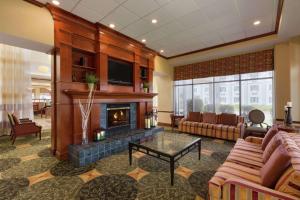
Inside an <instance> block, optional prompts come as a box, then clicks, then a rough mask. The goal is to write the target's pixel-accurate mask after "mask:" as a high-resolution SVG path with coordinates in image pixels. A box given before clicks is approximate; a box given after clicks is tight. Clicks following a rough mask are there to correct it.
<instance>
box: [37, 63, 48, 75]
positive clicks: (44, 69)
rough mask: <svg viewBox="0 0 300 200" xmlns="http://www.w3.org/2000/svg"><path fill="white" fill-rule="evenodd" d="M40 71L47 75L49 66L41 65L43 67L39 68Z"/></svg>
mask: <svg viewBox="0 0 300 200" xmlns="http://www.w3.org/2000/svg"><path fill="white" fill-rule="evenodd" d="M38 71H39V72H42V73H47V72H49V68H48V67H47V66H44V65H41V66H38Z"/></svg>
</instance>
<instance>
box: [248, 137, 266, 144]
mask: <svg viewBox="0 0 300 200" xmlns="http://www.w3.org/2000/svg"><path fill="white" fill-rule="evenodd" d="M245 141H246V142H251V143H254V144H262V141H263V138H260V137H254V136H248V137H246V139H245Z"/></svg>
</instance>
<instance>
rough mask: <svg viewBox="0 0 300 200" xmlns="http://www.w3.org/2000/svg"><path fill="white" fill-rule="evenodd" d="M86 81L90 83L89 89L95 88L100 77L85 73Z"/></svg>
mask: <svg viewBox="0 0 300 200" xmlns="http://www.w3.org/2000/svg"><path fill="white" fill-rule="evenodd" d="M85 81H86V82H87V84H88V87H89V90H94V87H95V84H96V83H97V82H98V81H99V79H98V78H97V76H96V75H95V74H93V73H91V74H89V73H87V74H86V75H85Z"/></svg>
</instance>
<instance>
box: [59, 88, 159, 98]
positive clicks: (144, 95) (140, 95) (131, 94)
mask: <svg viewBox="0 0 300 200" xmlns="http://www.w3.org/2000/svg"><path fill="white" fill-rule="evenodd" d="M64 93H66V94H67V95H69V96H71V97H72V98H73V99H87V97H88V94H89V91H88V90H86V91H78V90H64ZM156 95H157V93H144V92H101V91H97V90H96V91H95V99H110V98H113V99H152V98H153V97H155V96H156Z"/></svg>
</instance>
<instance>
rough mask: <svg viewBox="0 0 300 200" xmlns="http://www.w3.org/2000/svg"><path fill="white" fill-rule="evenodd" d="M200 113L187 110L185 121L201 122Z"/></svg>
mask: <svg viewBox="0 0 300 200" xmlns="http://www.w3.org/2000/svg"><path fill="white" fill-rule="evenodd" d="M201 120H202V119H201V113H200V112H189V114H188V117H187V121H191V122H201Z"/></svg>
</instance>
